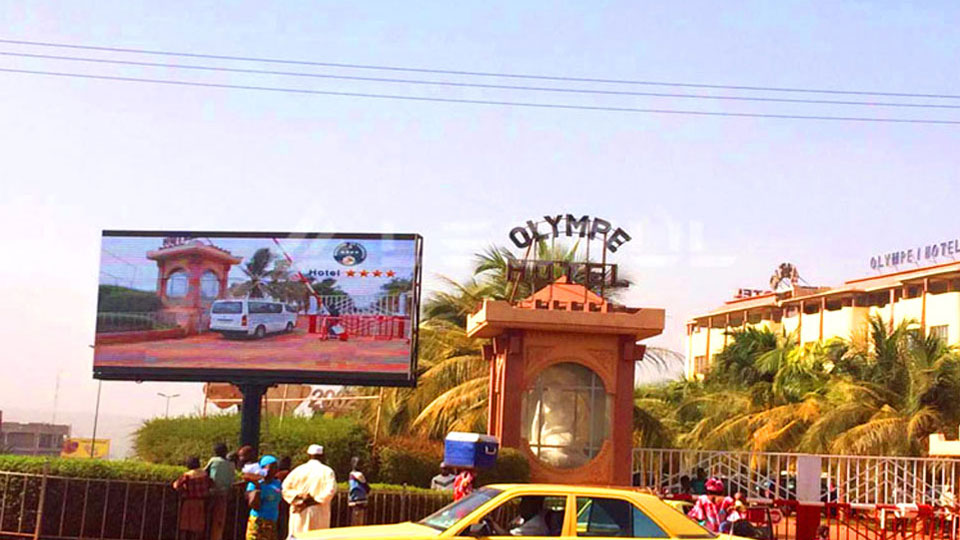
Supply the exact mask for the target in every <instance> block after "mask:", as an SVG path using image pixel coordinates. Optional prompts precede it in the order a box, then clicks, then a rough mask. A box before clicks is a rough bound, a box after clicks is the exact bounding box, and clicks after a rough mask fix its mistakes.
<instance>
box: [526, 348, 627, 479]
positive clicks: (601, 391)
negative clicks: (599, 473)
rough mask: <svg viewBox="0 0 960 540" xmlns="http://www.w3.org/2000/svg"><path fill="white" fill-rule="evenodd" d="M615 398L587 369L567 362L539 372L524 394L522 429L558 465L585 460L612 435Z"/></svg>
mask: <svg viewBox="0 0 960 540" xmlns="http://www.w3.org/2000/svg"><path fill="white" fill-rule="evenodd" d="M611 401H612V397H611V396H610V395H608V394H607V391H606V388H604V385H603V381H602V380H601V379H600V377H599V376H597V374H596V373H594V372H593V371H592V370H590V369H589V368H587V367H585V366H583V365H581V364H577V363H573V362H564V363H560V364H555V365H553V366H550V367H548V368H547V369H545V370H543V372H541V373H540V374H539V375H538V376H537V378H536V380H535V381H534V383H533V385H532V386H531V387H530V388H529V389H528V390H527V391H526V392H525V393H524V395H523V401H522V421H523V423H522V429H523V435H524V438H526V439H527V440H528V441H529V444H530V450H531V451H532V452H533V454H534V455H535V456H537V458H538V459H540V461H542V462H543V463H545V464H547V465H551V466H553V467H559V468H572V467H579V466H581V465H584V464H585V463H587V462H589V461H590V460H591V459H593V457H594V456H596V455H597V453H599V452H600V448H601V447H602V446H603V442H604V441H605V440H607V438H608V437H609V436H610V411H611V409H612V403H611Z"/></svg>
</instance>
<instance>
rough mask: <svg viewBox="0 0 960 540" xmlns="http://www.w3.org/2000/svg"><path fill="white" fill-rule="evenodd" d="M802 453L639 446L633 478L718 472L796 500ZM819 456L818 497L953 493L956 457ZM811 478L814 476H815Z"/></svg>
mask: <svg viewBox="0 0 960 540" xmlns="http://www.w3.org/2000/svg"><path fill="white" fill-rule="evenodd" d="M802 456H805V455H804V454H788V453H774V452H719V451H706V450H671V449H649V448H638V449H636V450H634V456H633V468H634V475H633V483H634V484H635V485H637V486H641V487H645V488H649V489H653V490H656V491H658V492H660V493H671V492H674V493H675V492H678V491H679V490H680V484H681V479H682V478H684V477H686V479H687V480H691V481H693V480H695V479H696V478H697V477H698V476H702V477H707V476H716V477H719V478H721V479H723V480H724V481H725V484H726V485H727V488H728V491H731V492H732V491H743V492H745V493H746V494H747V495H748V497H749V498H751V499H754V500H767V501H775V500H796V499H797V480H798V479H797V461H798V459H799V458H800V457H802ZM812 457H816V458H819V460H820V467H821V470H820V477H819V484H820V493H819V495H820V502H823V503H837V502H839V503H847V504H853V505H896V504H920V505H938V504H940V505H943V504H944V503H945V502H946V503H947V505H952V504H954V503H953V502H952V500H953V497H954V495H955V494H956V486H957V481H958V473H960V468H958V466H957V465H958V463H960V461H958V460H954V459H945V458H907V457H883V456H834V455H819V456H812ZM813 481H814V482H816V481H817V479H814V480H813Z"/></svg>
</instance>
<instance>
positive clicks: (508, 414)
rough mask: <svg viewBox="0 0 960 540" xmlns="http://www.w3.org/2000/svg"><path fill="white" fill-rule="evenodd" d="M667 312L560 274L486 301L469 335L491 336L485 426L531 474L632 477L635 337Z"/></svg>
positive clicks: (573, 478)
mask: <svg viewBox="0 0 960 540" xmlns="http://www.w3.org/2000/svg"><path fill="white" fill-rule="evenodd" d="M663 325H664V310H662V309H655V308H626V307H623V306H616V305H614V304H611V303H609V302H607V301H606V300H605V299H603V298H602V297H600V296H599V295H597V294H594V293H593V292H591V291H589V290H588V289H586V288H585V287H583V286H582V285H579V284H574V283H570V282H569V281H567V279H566V278H565V277H564V278H561V279H560V280H558V281H556V282H554V283H553V284H551V285H548V286H546V287H544V288H543V289H541V290H539V291H537V292H536V293H534V294H533V295H532V296H530V297H529V298H526V299H525V300H522V301H520V302H518V303H516V304H511V303H509V302H505V301H491V300H486V301H484V303H483V305H482V307H481V308H480V310H479V311H477V312H476V313H474V314H473V315H470V316H469V317H467V334H468V335H469V336H471V337H481V338H491V343H490V344H489V345H485V346H484V347H483V355H484V358H485V359H486V360H488V361H489V362H490V396H489V420H488V428H487V430H488V432H489V433H490V434H491V435H495V436H497V437H498V438H499V439H500V444H501V446H503V447H506V448H516V449H518V450H519V451H521V452H523V453H524V454H526V456H527V458H528V460H529V462H530V471H531V480H533V481H535V482H563V483H581V484H587V483H589V484H609V485H630V483H631V465H632V451H633V389H634V367H635V363H636V362H637V361H639V360H641V359H642V358H643V353H644V350H645V348H646V347H645V346H643V345H638V344H637V341H638V340H642V339H646V338H649V337H652V336H656V335H659V334H660V333H661V332H662V331H663Z"/></svg>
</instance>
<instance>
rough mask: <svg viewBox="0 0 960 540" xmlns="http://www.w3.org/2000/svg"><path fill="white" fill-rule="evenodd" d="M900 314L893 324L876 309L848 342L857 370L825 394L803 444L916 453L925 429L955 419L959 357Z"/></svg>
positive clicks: (959, 415)
mask: <svg viewBox="0 0 960 540" xmlns="http://www.w3.org/2000/svg"><path fill="white" fill-rule="evenodd" d="M912 324H913V323H912V321H904V322H903V323H901V324H900V325H899V326H897V327H896V328H894V329H893V330H888V326H887V324H886V323H885V322H884V321H883V320H882V319H880V318H879V317H873V318H871V319H870V323H869V339H868V340H866V341H864V342H853V343H852V344H851V346H850V348H849V350H848V352H847V356H848V358H847V360H848V361H849V362H850V363H856V364H860V365H861V366H862V367H861V368H860V369H859V370H858V372H861V373H862V376H861V377H853V376H850V375H848V374H841V375H840V376H838V377H837V379H836V380H835V382H834V386H833V387H832V388H831V392H830V393H829V395H828V397H829V398H830V400H829V401H830V403H831V405H832V407H830V408H828V409H827V410H826V411H825V413H824V414H823V415H822V417H821V418H820V419H819V420H817V421H816V422H815V423H813V425H812V426H811V429H810V433H809V434H808V435H807V437H806V440H805V442H806V445H805V446H806V447H812V446H814V445H818V443H820V444H823V443H825V442H827V441H829V444H828V449H829V450H830V451H833V452H843V453H850V454H874V455H879V454H884V455H887V454H889V455H906V456H918V455H922V454H923V453H924V451H925V443H926V439H927V436H928V435H929V434H931V433H934V432H938V431H943V430H945V429H954V428H955V427H956V425H957V423H958V420H960V404H958V403H957V400H956V397H955V396H956V395H957V393H958V392H960V357H958V354H957V352H956V351H955V350H953V349H951V348H949V347H947V346H946V345H945V344H944V343H943V342H942V341H941V340H939V339H937V338H936V337H933V336H928V337H922V336H919V335H918V334H917V333H916V332H914V331H913V330H911V326H912Z"/></svg>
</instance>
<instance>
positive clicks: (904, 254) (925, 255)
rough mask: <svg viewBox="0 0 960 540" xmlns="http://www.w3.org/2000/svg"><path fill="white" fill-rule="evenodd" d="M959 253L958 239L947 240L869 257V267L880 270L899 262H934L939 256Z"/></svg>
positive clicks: (952, 255) (951, 256) (899, 263)
mask: <svg viewBox="0 0 960 540" xmlns="http://www.w3.org/2000/svg"><path fill="white" fill-rule="evenodd" d="M957 255H960V239H955V240H948V241H946V242H940V243H938V244H930V245H927V246H921V247H916V248H911V249H907V250H901V251H891V252H890V253H884V254H883V255H877V256H876V257H870V268H872V269H874V270H880V269H882V268H886V267H888V266H899V265H901V264H921V263H924V262H936V260H937V259H938V258H940V257H950V258H951V259H954V258H955V257H956V256H957Z"/></svg>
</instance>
